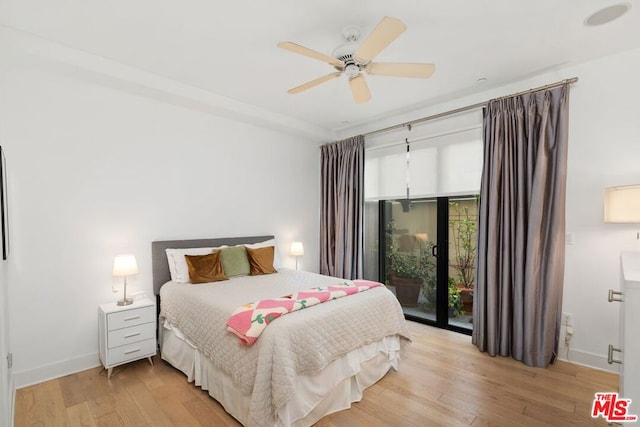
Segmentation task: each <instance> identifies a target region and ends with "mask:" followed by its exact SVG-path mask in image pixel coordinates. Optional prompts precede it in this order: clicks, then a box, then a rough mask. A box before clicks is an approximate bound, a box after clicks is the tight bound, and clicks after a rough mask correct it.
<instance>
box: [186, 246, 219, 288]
mask: <svg viewBox="0 0 640 427" xmlns="http://www.w3.org/2000/svg"><path fill="white" fill-rule="evenodd" d="M184 257H185V259H186V261H187V267H189V279H191V283H193V284H197V283H209V282H218V281H220V280H227V276H225V275H224V270H223V269H222V263H221V262H220V252H219V251H218V252H214V253H212V254H207V255H185V256H184Z"/></svg>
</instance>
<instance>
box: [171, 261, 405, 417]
mask: <svg viewBox="0 0 640 427" xmlns="http://www.w3.org/2000/svg"><path fill="white" fill-rule="evenodd" d="M338 282H345V281H344V280H342V279H336V278H332V277H328V276H321V275H318V274H313V273H306V272H300V271H294V270H287V269H282V270H281V271H280V272H278V273H276V274H270V275H264V276H245V277H238V278H233V279H231V280H227V281H224V282H215V283H207V284H200V285H191V284H188V283H187V284H185V283H175V282H168V283H167V284H165V285H164V286H163V287H162V288H161V290H160V298H161V312H160V317H161V318H165V319H167V320H168V321H169V322H170V323H171V324H173V325H175V326H177V327H178V328H179V329H180V330H181V331H182V332H183V333H184V334H185V335H186V336H187V338H189V339H190V340H191V341H192V342H193V343H194V344H195V345H196V346H197V347H198V349H199V350H200V351H201V352H203V353H204V354H205V355H206V356H208V357H209V358H210V359H211V360H212V361H213V362H214V364H215V365H216V366H218V367H219V368H221V369H223V370H224V371H225V372H227V373H228V374H229V375H231V376H232V378H233V380H234V381H235V382H236V383H237V384H238V385H239V386H240V387H241V389H242V390H243V391H244V392H245V393H247V394H249V393H250V394H251V403H250V409H249V415H248V424H249V425H250V426H253V425H255V426H263V425H270V426H272V425H274V424H275V422H276V420H275V414H276V411H277V409H278V408H280V407H281V406H282V405H284V404H285V403H286V402H287V401H288V400H289V399H290V398H291V396H292V395H293V393H294V392H295V384H296V383H295V382H296V376H297V375H300V374H302V375H310V374H316V373H318V372H320V371H321V370H322V369H323V368H324V367H325V366H326V365H327V364H328V363H329V362H331V361H332V360H334V359H336V358H338V357H340V356H342V355H344V354H346V353H348V352H349V351H351V350H353V349H355V348H358V347H360V346H362V345H365V344H368V343H371V342H374V341H378V340H380V339H382V338H383V337H385V336H389V335H396V334H398V335H400V336H401V337H402V338H403V339H402V340H401V341H402V342H403V343H406V342H408V341H409V331H408V329H407V326H406V322H405V320H404V315H403V313H402V309H401V307H400V305H399V304H398V301H397V300H396V298H395V296H394V295H393V294H392V293H391V292H390V291H389V290H388V289H386V288H384V287H379V288H374V289H371V290H368V291H366V292H362V293H360V294H357V295H352V296H348V297H345V298H340V299H337V300H333V301H329V302H327V303H324V304H319V305H317V306H314V307H310V308H307V309H304V310H300V311H297V312H294V313H290V314H287V315H285V316H282V317H280V318H278V319H277V320H275V321H274V322H273V323H272V324H271V325H269V326H268V327H267V328H266V329H265V331H264V332H263V333H262V335H261V336H260V338H259V339H258V341H256V343H255V344H254V345H252V346H250V347H247V346H246V345H244V344H240V342H239V340H238V338H237V337H236V336H235V335H233V334H231V333H229V332H227V330H226V325H225V322H226V321H227V319H228V318H229V316H230V315H231V314H232V313H233V311H234V310H235V309H236V308H237V307H239V306H240V305H242V304H245V303H248V302H253V301H257V300H259V299H267V298H275V297H280V296H284V295H288V294H291V293H293V292H295V291H299V290H303V289H308V288H311V287H314V286H319V285H328V284H333V283H338Z"/></svg>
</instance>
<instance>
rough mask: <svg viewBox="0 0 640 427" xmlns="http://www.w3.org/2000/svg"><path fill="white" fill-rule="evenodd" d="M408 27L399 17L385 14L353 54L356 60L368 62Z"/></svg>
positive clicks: (362, 62)
mask: <svg viewBox="0 0 640 427" xmlns="http://www.w3.org/2000/svg"><path fill="white" fill-rule="evenodd" d="M406 29H407V26H406V25H404V24H403V23H402V21H401V20H399V19H398V18H392V17H390V16H385V17H384V18H382V21H380V23H379V24H378V26H377V27H376V28H375V29H374V30H373V32H372V33H371V34H369V37H367V38H366V39H365V41H364V42H363V43H362V44H361V45H360V47H359V48H358V49H357V50H356V51H355V53H354V54H353V57H354V59H355V60H356V62H358V63H360V64H368V63H369V62H371V60H372V59H373V58H375V56H376V55H377V54H379V53H380V52H382V50H383V49H384V48H385V47H387V46H389V44H391V42H392V41H394V40H395V39H397V38H398V36H399V35H400V34H402V33H404V31H405V30H406Z"/></svg>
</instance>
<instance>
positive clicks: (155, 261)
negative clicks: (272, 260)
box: [151, 236, 274, 295]
mask: <svg viewBox="0 0 640 427" xmlns="http://www.w3.org/2000/svg"><path fill="white" fill-rule="evenodd" d="M273 238H274V237H273V236H251V237H224V238H220V239H196V240H163V241H158V242H151V262H152V264H151V270H152V273H153V293H154V294H155V295H158V294H159V293H160V288H161V287H162V285H164V284H165V283H167V282H168V281H169V280H171V274H170V273H169V263H168V261H167V253H166V252H165V250H166V249H169V248H172V249H185V248H206V247H215V246H222V245H227V246H234V245H240V244H244V243H259V242H264V241H265V240H269V239H273Z"/></svg>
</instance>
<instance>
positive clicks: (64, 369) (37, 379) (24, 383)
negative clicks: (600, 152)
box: [13, 353, 100, 389]
mask: <svg viewBox="0 0 640 427" xmlns="http://www.w3.org/2000/svg"><path fill="white" fill-rule="evenodd" d="M97 366H100V358H99V356H98V353H91V354H87V355H85V356H80V357H76V358H74V359H68V360H63V361H61V362H56V363H53V364H51V365H45V366H40V367H38V368H35V369H29V370H28V371H21V372H14V374H13V379H14V381H15V389H21V388H24V387H28V386H30V385H34V384H38V383H41V382H44V381H48V380H52V379H54V378H60V377H64V376H65V375H69V374H75V373H76V372H80V371H86V370H87V369H91V368H95V367H97Z"/></svg>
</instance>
